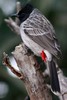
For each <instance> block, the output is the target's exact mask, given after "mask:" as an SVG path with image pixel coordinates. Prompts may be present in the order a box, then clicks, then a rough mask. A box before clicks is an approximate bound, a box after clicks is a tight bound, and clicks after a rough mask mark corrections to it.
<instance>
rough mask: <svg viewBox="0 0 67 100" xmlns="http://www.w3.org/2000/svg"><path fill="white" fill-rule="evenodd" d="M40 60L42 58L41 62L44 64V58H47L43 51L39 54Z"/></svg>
mask: <svg viewBox="0 0 67 100" xmlns="http://www.w3.org/2000/svg"><path fill="white" fill-rule="evenodd" d="M41 58H42V60H43V61H45V62H46V58H47V56H46V54H45V52H44V51H42V52H41Z"/></svg>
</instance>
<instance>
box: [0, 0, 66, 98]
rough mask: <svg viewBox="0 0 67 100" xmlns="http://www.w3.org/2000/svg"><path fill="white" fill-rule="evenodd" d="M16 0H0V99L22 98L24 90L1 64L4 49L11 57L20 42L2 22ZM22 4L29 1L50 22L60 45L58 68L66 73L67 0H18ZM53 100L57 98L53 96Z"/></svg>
mask: <svg viewBox="0 0 67 100" xmlns="http://www.w3.org/2000/svg"><path fill="white" fill-rule="evenodd" d="M16 1H17V0H0V100H24V97H25V96H26V94H27V93H26V90H25V88H24V84H23V82H22V81H20V80H19V79H17V78H16V77H14V76H12V75H10V74H9V73H10V72H9V73H8V70H7V68H6V67H5V66H3V65H2V59H3V57H2V54H3V52H4V51H5V52H6V53H8V54H9V56H10V59H11V52H12V51H13V50H14V48H15V46H17V45H18V44H20V43H21V38H20V37H19V36H17V35H16V34H15V33H13V32H12V31H11V30H10V29H9V28H8V27H7V25H6V23H5V22H4V19H5V18H8V17H9V16H10V15H11V13H15V12H16V10H15V9H16ZM19 1H21V3H22V4H23V5H24V4H26V3H27V2H29V1H30V2H31V3H32V4H33V5H34V6H35V7H37V8H38V9H39V10H40V11H41V12H42V13H43V14H44V15H45V16H46V17H47V18H48V19H49V20H50V22H51V23H52V25H53V26H54V29H55V31H56V34H57V38H58V40H59V42H60V45H61V50H62V60H61V62H60V68H61V69H62V70H63V72H64V74H65V75H67V0H19ZM54 100H58V99H57V98H55V97H54Z"/></svg>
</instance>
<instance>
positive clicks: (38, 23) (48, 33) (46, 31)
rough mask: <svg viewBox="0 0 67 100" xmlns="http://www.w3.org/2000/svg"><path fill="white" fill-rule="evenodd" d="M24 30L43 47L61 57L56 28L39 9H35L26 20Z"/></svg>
mask: <svg viewBox="0 0 67 100" xmlns="http://www.w3.org/2000/svg"><path fill="white" fill-rule="evenodd" d="M21 26H22V25H21ZM24 32H25V33H26V34H27V35H28V36H29V37H30V38H31V39H32V40H33V41H34V42H36V43H37V44H39V45H40V46H41V47H42V48H44V49H46V50H48V51H49V52H50V53H51V54H53V55H54V56H55V57H57V58H59V56H58V54H61V51H60V46H59V43H58V40H57V38H56V35H55V32H54V29H53V27H52V25H51V23H50V22H49V21H48V20H47V19H46V18H45V17H44V16H43V15H42V14H41V13H40V11H39V10H37V9H35V10H34V11H33V13H32V14H31V15H30V16H29V18H28V19H27V20H26V22H25V24H24Z"/></svg>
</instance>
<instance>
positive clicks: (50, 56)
mask: <svg viewBox="0 0 67 100" xmlns="http://www.w3.org/2000/svg"><path fill="white" fill-rule="evenodd" d="M44 53H45V54H46V56H47V59H46V60H47V61H51V60H52V55H51V54H50V53H49V52H48V51H47V50H44Z"/></svg>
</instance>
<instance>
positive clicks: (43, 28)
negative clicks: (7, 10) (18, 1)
mask: <svg viewBox="0 0 67 100" xmlns="http://www.w3.org/2000/svg"><path fill="white" fill-rule="evenodd" d="M13 16H15V17H17V18H18V19H19V20H20V36H21V39H22V41H23V42H24V44H25V45H26V47H28V48H29V49H30V50H31V51H32V52H33V53H34V54H35V55H36V56H38V57H41V58H42V60H43V62H44V63H45V64H46V63H47V62H48V67H49V73H50V84H51V89H52V91H53V93H55V94H56V93H57V92H58V93H60V85H59V80H58V75H57V69H56V65H58V62H57V61H58V60H59V59H60V58H61V54H62V53H61V49H60V45H59V42H58V39H57V36H56V33H55V30H54V28H53V26H52V24H51V23H50V21H49V20H48V19H47V18H46V17H45V16H44V15H43V14H42V13H41V11H40V10H38V9H37V8H35V7H33V6H32V5H31V4H30V3H27V4H26V5H25V6H23V7H22V8H21V10H20V11H19V12H18V13H16V14H13Z"/></svg>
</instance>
